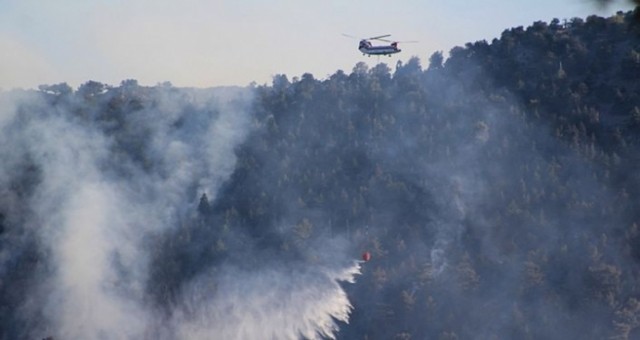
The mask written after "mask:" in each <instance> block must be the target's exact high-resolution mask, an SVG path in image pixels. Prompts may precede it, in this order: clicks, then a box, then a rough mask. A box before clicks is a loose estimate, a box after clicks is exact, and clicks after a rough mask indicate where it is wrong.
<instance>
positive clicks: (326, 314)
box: [0, 91, 359, 339]
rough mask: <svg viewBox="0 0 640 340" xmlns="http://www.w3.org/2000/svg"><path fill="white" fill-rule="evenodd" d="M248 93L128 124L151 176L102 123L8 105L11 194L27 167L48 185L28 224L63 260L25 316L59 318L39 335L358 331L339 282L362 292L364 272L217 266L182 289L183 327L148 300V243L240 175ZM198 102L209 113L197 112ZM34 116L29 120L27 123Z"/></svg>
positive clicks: (1, 169)
mask: <svg viewBox="0 0 640 340" xmlns="http://www.w3.org/2000/svg"><path fill="white" fill-rule="evenodd" d="M192 94H193V93H192ZM247 94H248V93H247V91H242V92H240V93H235V94H233V93H232V94H229V93H223V95H221V96H216V95H197V96H195V97H189V95H184V96H183V97H180V98H181V99H180V100H182V101H184V102H183V103H176V97H175V96H169V95H167V96H166V97H162V98H160V100H158V102H157V105H156V106H155V107H153V108H146V109H144V110H141V111H137V112H134V113H130V114H129V115H128V116H126V119H127V121H126V123H125V127H126V128H127V129H129V130H130V131H129V132H130V135H131V136H133V138H148V140H149V143H148V144H147V145H146V148H147V149H146V150H145V151H144V157H146V158H145V159H144V162H147V163H148V164H151V166H152V169H151V170H148V169H143V168H142V167H141V166H140V165H139V164H135V162H134V161H132V160H130V159H128V158H127V157H125V156H122V154H120V153H118V152H119V151H118V150H117V147H118V146H117V143H118V141H116V140H114V137H113V136H112V135H110V134H108V133H105V131H104V130H103V129H101V128H100V126H98V125H97V124H91V123H87V121H84V120H82V119H80V118H74V117H73V115H71V114H70V113H69V112H61V111H62V110H64V109H56V108H52V107H51V106H50V105H49V103H44V102H43V101H42V99H39V98H38V96H36V95H33V94H31V95H28V94H27V95H25V96H23V98H21V99H19V100H14V101H9V102H5V99H6V97H4V98H5V99H3V103H2V108H3V110H2V112H1V113H2V115H0V129H2V130H3V131H4V132H5V133H4V134H2V136H0V141H1V142H2V143H0V155H1V156H2V157H3V160H4V162H3V164H2V165H0V184H2V186H3V187H6V186H7V183H8V182H10V180H11V178H13V177H15V176H16V174H15V169H16V164H19V163H20V161H21V159H23V158H25V157H26V156H28V158H29V159H31V160H33V162H34V163H35V164H36V165H37V166H38V168H39V169H40V174H41V178H40V180H41V181H40V184H39V185H38V187H37V190H36V192H35V194H34V195H33V198H32V199H31V202H30V206H31V207H30V209H31V211H30V213H31V215H30V216H29V223H28V225H30V226H33V228H34V232H35V234H36V235H38V236H37V237H38V242H39V244H40V247H41V248H42V249H43V250H44V252H45V253H47V254H49V255H50V256H49V258H48V259H47V261H48V267H47V268H49V273H48V275H49V276H48V277H46V278H44V279H40V280H39V283H38V284H37V287H35V288H32V289H31V291H32V296H34V297H38V298H37V299H35V298H34V299H33V300H34V301H31V302H29V303H25V306H23V310H24V311H26V312H25V313H26V314H32V315H35V314H40V315H42V316H43V317H44V318H45V319H46V321H45V324H44V325H39V327H38V328H37V329H34V330H33V331H32V332H31V334H30V335H31V336H33V337H45V336H53V337H54V338H63V339H141V338H149V337H154V338H164V339H174V338H178V339H194V338H195V339H197V338H218V339H258V338H274V339H296V338H300V337H304V338H309V339H314V338H322V337H325V338H326V337H328V338H333V337H334V335H335V333H336V331H337V330H338V325H337V322H348V317H349V313H350V311H351V309H352V307H351V304H350V303H349V300H348V298H347V296H346V293H345V292H344V290H343V289H342V288H341V286H340V284H339V282H340V281H350V282H353V280H354V275H356V274H358V273H359V265H358V264H357V263H354V264H352V265H348V266H345V267H343V268H340V269H339V270H337V271H336V270H335V269H333V268H328V267H327V266H317V267H313V268H311V269H302V268H295V269H291V268H284V266H283V265H281V264H270V265H269V266H267V267H264V268H261V269H260V270H258V271H249V270H247V269H240V268H237V267H232V266H224V267H222V268H219V269H215V268H212V269H211V270H209V271H207V272H206V273H204V274H201V275H200V276H198V277H196V278H195V279H194V280H193V282H190V283H189V284H187V286H186V287H185V288H184V289H183V290H182V291H181V293H180V300H179V301H178V302H177V304H176V305H175V306H172V308H173V310H172V311H171V312H170V313H169V315H170V317H169V320H167V319H166V316H163V315H165V314H163V313H161V312H159V311H157V310H155V309H154V308H155V307H151V305H152V304H150V303H148V301H147V300H148V296H147V295H146V294H147V293H146V292H145V283H146V282H147V281H148V279H149V277H148V276H149V263H150V256H151V254H150V249H148V248H147V247H145V241H146V238H147V237H148V236H149V235H150V234H152V233H157V232H161V231H163V230H169V229H170V228H173V227H174V226H175V225H176V224H177V221H178V220H180V219H181V218H183V217H184V216H185V214H189V213H190V212H191V213H192V212H193V211H194V207H195V205H196V204H197V199H198V198H199V197H198V196H197V195H198V194H201V193H202V192H206V193H207V194H208V196H209V197H211V198H214V197H215V194H216V192H217V190H218V189H219V187H220V186H221V185H222V183H223V182H224V181H225V180H226V179H227V178H228V177H229V176H230V175H231V173H232V172H233V169H234V167H235V162H236V158H235V154H234V149H235V148H236V147H237V146H238V145H239V144H240V143H241V142H242V141H243V140H244V139H245V138H246V136H247V134H248V133H249V131H250V128H249V125H250V124H249V122H250V114H249V104H250V103H251V101H252V98H251V97H250V96H249V97H247ZM16 102H19V105H16V104H15V103H16ZM185 103H186V104H187V105H191V106H192V107H194V108H195V109H194V110H191V111H189V110H184V105H185ZM21 105H22V106H23V107H27V108H28V109H27V110H26V111H25V112H26V113H25V112H22V113H18V112H17V111H16V110H17V109H16V108H17V107H19V106H21ZM23 111H24V110H23ZM34 112H38V113H34ZM177 122H179V124H177ZM114 150H115V151H114ZM122 174H125V175H122ZM194 184H195V186H196V188H197V189H196V190H195V191H196V193H195V194H194V192H193V191H194V190H193V187H194ZM0 264H1V263H0ZM163 320H164V321H168V323H164V321H163Z"/></svg>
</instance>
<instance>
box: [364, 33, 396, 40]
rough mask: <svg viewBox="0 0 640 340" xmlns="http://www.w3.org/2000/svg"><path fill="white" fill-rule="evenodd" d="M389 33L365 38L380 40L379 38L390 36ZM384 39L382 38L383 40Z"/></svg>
mask: <svg viewBox="0 0 640 340" xmlns="http://www.w3.org/2000/svg"><path fill="white" fill-rule="evenodd" d="M390 36H391V34H385V35H379V36H377V37H371V38H367V40H382V39H380V38H386V37H390ZM383 41H384V40H383Z"/></svg>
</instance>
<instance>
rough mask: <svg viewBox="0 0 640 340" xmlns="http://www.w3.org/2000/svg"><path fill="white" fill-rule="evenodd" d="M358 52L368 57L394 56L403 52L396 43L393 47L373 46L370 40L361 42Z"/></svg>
mask: <svg viewBox="0 0 640 340" xmlns="http://www.w3.org/2000/svg"><path fill="white" fill-rule="evenodd" d="M358 50H360V52H362V54H368V55H392V54H395V53H399V52H401V51H402V50H401V49H399V48H398V44H397V43H395V42H394V43H392V44H391V45H381V46H373V45H372V44H371V42H370V41H368V40H362V41H360V46H359V47H358Z"/></svg>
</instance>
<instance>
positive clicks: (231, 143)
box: [0, 9, 640, 339]
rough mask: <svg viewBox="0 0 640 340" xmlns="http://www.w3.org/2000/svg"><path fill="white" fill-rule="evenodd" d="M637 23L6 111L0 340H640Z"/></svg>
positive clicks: (63, 93) (27, 101)
mask: <svg viewBox="0 0 640 340" xmlns="http://www.w3.org/2000/svg"><path fill="white" fill-rule="evenodd" d="M638 11H640V9H636V10H635V12H629V13H622V12H620V13H618V14H617V15H615V16H613V17H610V18H601V17H597V16H591V17H588V18H586V19H578V18H575V19H572V20H569V21H567V22H562V23H561V22H560V21H559V20H553V21H552V22H550V23H545V22H535V23H533V25H531V26H529V27H526V28H524V27H516V28H511V29H508V30H505V31H504V32H503V33H502V35H501V37H500V38H499V39H495V40H493V41H491V42H486V41H479V42H475V43H469V44H467V45H465V46H464V47H455V48H453V49H452V50H451V51H450V56H449V57H448V58H447V59H446V60H445V58H444V57H443V55H442V53H434V54H433V55H432V56H431V57H430V58H429V63H428V66H426V67H424V68H423V66H422V63H421V60H420V59H418V58H413V59H411V60H410V61H409V62H407V63H406V64H403V63H398V64H397V65H392V66H389V65H386V64H379V65H377V66H375V67H373V68H368V67H367V66H366V64H364V63H359V64H357V65H355V67H354V68H353V70H352V71H351V72H350V73H346V72H343V71H337V72H336V73H335V74H333V75H331V76H329V77H328V78H326V79H316V78H315V77H314V76H313V75H311V74H304V75H302V76H301V77H300V78H299V79H298V78H294V79H291V80H290V79H288V78H287V77H286V76H284V75H278V76H275V77H274V79H273V83H272V84H271V85H264V86H258V87H251V88H243V89H236V88H234V89H217V90H216V89H207V90H196V89H180V88H175V87H172V86H171V85H170V84H163V85H158V86H155V87H143V86H139V85H138V84H137V82H136V81H134V80H128V81H124V82H123V83H122V84H121V85H120V86H118V87H111V86H107V85H104V84H100V83H96V82H88V83H86V84H84V85H82V86H81V87H80V88H79V89H77V90H75V91H74V90H73V89H71V88H70V87H68V86H67V85H66V84H58V85H53V86H42V87H41V88H40V91H20V92H15V91H14V92H5V93H1V94H0V113H2V114H1V115H0V117H2V119H1V120H0V128H1V129H2V131H3V133H2V137H0V140H1V141H2V142H1V143H0V145H1V147H0V159H2V160H3V162H2V165H1V166H0V192H1V193H2V195H0V339H5V338H6V339H14V338H27V337H29V338H37V337H40V338H42V337H45V336H49V335H55V337H56V338H58V337H62V338H66V337H74V336H75V337H78V336H104V337H106V338H110V335H111V333H110V332H111V331H115V330H117V331H118V332H121V333H118V334H119V335H121V336H122V337H131V336H132V334H133V335H138V336H141V335H144V336H146V337H153V338H167V339H169V338H180V337H189V336H206V335H208V336H211V335H212V334H217V335H224V336H225V337H226V338H230V337H231V338H232V337H234V336H236V337H240V338H241V337H243V336H245V337H247V336H248V337H251V336H255V334H262V335H265V334H270V335H271V336H274V337H282V336H284V337H286V336H298V335H300V334H303V335H305V336H307V337H315V336H317V335H318V336H324V337H332V336H333V335H335V336H336V337H337V338H341V339H425V338H426V339H573V338H589V339H601V338H616V339H633V338H637V337H640V330H639V329H638V327H639V326H640V277H639V276H638V272H637V270H636V267H637V264H638V261H639V260H640V227H639V225H640V210H639V209H638V202H640V177H638V174H636V171H635V170H636V169H637V165H638V156H637V155H638V154H639V152H640V148H639V147H640V145H639V142H640V140H639V139H638V135H639V133H640V81H639V80H640V79H639V78H640V21H637V20H635V19H634V17H636V16H638ZM364 251H369V252H371V254H372V259H371V261H369V262H367V263H363V264H362V266H361V269H360V270H361V275H356V276H355V280H356V281H355V282H353V283H349V282H344V281H345V280H346V281H349V280H350V279H351V278H352V276H353V275H355V274H354V273H355V272H356V271H357V270H355V269H353V268H351V267H350V264H349V263H351V262H352V261H353V259H358V258H359V257H360V254H361V253H362V252H364ZM350 270H352V271H350ZM342 271H347V272H349V273H350V274H349V275H347V274H344V273H342ZM336 281H340V282H341V283H340V286H337V285H336V284H335V282H336ZM343 291H344V292H346V297H348V299H349V301H350V303H351V305H352V306H353V309H352V311H351V314H350V317H348V318H347V317H344V314H343V313H344V312H345V311H348V310H350V308H348V301H346V300H345V299H344V297H345V296H343V295H342V292H343ZM75 292H81V293H78V294H76V293H75ZM225 294H226V295H225ZM212 296H213V297H212ZM232 298H233V299H235V300H233V299H232ZM68 301H71V302H68ZM87 301H91V303H88V302H87ZM203 301H204V302H203ZM230 301H238V302H230ZM90 304H92V305H93V306H94V307H91V306H89V305H90ZM92 308H93V309H92ZM114 310H115V311H117V312H116V313H115V314H114V315H117V316H118V317H119V318H118V317H113V318H110V317H109V318H107V319H108V320H104V319H103V317H104V314H102V313H106V312H107V311H109V312H113V311H114ZM149 310H151V312H149ZM78 311H82V313H85V312H86V313H88V314H89V315H90V316H86V315H85V314H82V315H83V316H82V317H80V318H79V319H78V320H76V319H75V316H77V315H78V314H80V313H79V312H78ZM203 315H205V316H203ZM247 315H250V317H247ZM230 316H232V317H230ZM85 318H86V319H85ZM245 318H248V320H249V321H247V319H245ZM298 318H299V319H298ZM332 319H333V321H331V320H332ZM86 320H89V321H86ZM131 320H133V321H131ZM291 320H294V321H293V322H291ZM318 320H322V321H318ZM347 320H348V323H347V322H346V321H347ZM134 321H135V322H134ZM334 321H335V322H336V326H337V327H339V331H336V329H333V328H332V327H333V322H334ZM318 323H319V324H320V326H318ZM79 324H82V325H84V326H83V327H84V328H82V327H81V328H82V329H81V330H77V329H75V328H74V326H77V325H79ZM123 324H125V325H127V326H130V327H129V328H128V327H120V325H123ZM134 324H135V325H134ZM116 325H118V326H116ZM236 325H237V326H238V328H234V327H235V326H236ZM290 325H293V326H290ZM238 329H242V332H239V331H238ZM94 331H95V332H94ZM243 332H244V333H243ZM260 332H262V333H260ZM323 332H324V333H323ZM113 337H117V336H115V335H113Z"/></svg>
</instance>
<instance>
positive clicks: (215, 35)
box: [0, 0, 632, 89]
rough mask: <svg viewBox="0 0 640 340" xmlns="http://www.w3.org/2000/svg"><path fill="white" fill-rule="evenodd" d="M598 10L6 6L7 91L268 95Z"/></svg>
mask: <svg viewBox="0 0 640 340" xmlns="http://www.w3.org/2000/svg"><path fill="white" fill-rule="evenodd" d="M631 8H632V6H631V5H629V4H628V3H627V2H624V1H622V0H620V1H618V2H616V3H614V4H613V5H611V6H610V7H608V8H604V9H603V8H599V7H597V6H596V5H594V4H593V2H592V1H590V0H535V1H530V0H500V1H498V0H482V1H481V0H465V1H462V0H451V1H449V0H447V1H445V0H439V1H424V0H400V1H382V0H368V1H364V0H343V1H335V0H323V1H302V0H297V1H294V0H289V1H281V0H243V1H240V0H238V1H217V0H56V1H42V0H0V88H4V89H10V88H14V87H26V88H31V87H37V85H39V84H53V83H60V82H67V83H68V84H70V85H72V86H74V87H76V86H78V85H80V84H82V83H84V82H86V81H88V80H96V81H100V82H103V83H107V84H111V85H118V84H119V83H120V81H121V80H123V79H137V80H138V81H139V82H140V83H141V84H144V85H155V84H157V83H159V82H163V81H170V82H171V83H173V84H174V85H176V86H197V87H209V86H220V85H242V86H244V85H248V84H249V83H251V82H252V81H255V82H256V83H258V84H264V83H270V82H271V78H272V76H273V75H276V74H286V75H287V76H289V77H290V78H292V77H294V76H300V75H301V74H303V73H305V72H310V73H312V74H313V75H314V76H315V77H316V78H325V77H326V76H328V75H330V74H332V73H334V72H335V71H336V70H338V69H342V70H344V71H345V72H350V71H351V69H352V68H353V66H354V65H355V64H356V63H357V62H358V61H366V62H368V63H369V64H370V65H374V64H376V63H377V61H378V58H377V57H371V58H367V57H363V56H362V55H361V54H360V53H359V51H358V50H357V45H358V41H357V40H352V39H348V38H346V37H344V36H342V35H341V34H342V33H347V34H351V35H354V36H358V37H368V36H373V35H380V34H392V37H391V39H397V40H418V41H419V43H415V44H400V47H401V48H402V49H403V52H402V53H400V54H399V55H394V56H393V57H381V58H380V59H379V60H380V61H386V62H387V63H388V64H389V65H391V66H393V65H395V63H396V61H397V60H398V59H400V60H403V61H405V60H407V59H408V58H410V57H411V56H418V57H420V58H421V59H422V61H423V65H427V64H428V58H429V56H430V55H431V54H432V53H433V52H435V51H438V50H441V51H444V52H448V51H449V50H450V49H451V48H452V47H454V46H457V45H463V44H464V43H466V42H474V41H477V40H482V39H486V40H488V41H490V40H491V39H493V38H495V37H498V36H499V35H500V33H501V32H502V31H503V30H504V29H506V28H510V27H514V26H520V25H522V26H528V25H530V24H531V23H533V22H534V21H536V20H543V21H546V22H548V21H550V20H551V19H553V18H558V19H563V18H567V19H569V18H572V17H583V18H584V17H586V16H588V15H590V14H598V15H604V16H607V15H610V14H612V13H615V12H616V11H617V10H629V9H631Z"/></svg>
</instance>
